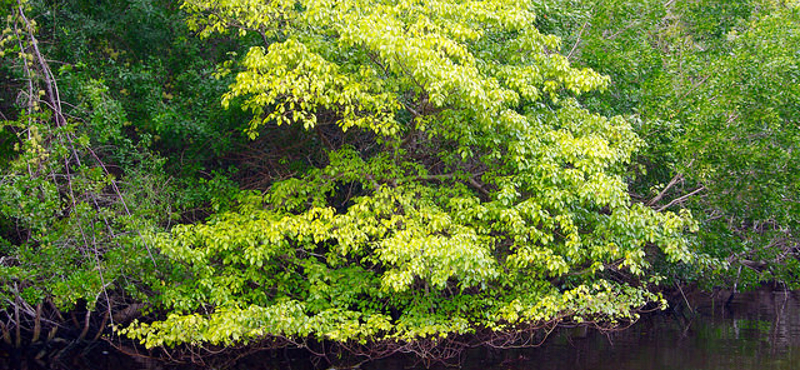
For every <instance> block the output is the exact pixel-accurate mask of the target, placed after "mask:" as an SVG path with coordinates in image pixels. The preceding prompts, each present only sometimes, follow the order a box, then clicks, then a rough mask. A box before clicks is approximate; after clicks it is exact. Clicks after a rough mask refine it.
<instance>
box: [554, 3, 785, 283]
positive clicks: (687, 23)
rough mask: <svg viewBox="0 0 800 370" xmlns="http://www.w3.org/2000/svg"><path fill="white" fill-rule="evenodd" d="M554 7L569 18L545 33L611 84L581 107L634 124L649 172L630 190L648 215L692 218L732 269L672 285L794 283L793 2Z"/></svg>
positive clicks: (708, 248) (702, 238) (557, 19)
mask: <svg viewBox="0 0 800 370" xmlns="http://www.w3.org/2000/svg"><path fill="white" fill-rule="evenodd" d="M558 9H559V12H561V13H563V14H566V15H563V14H551V17H549V19H550V21H549V22H545V23H546V24H545V27H547V28H548V29H552V30H553V32H557V33H558V34H560V35H564V36H565V37H566V38H567V39H568V40H570V41H569V42H568V44H569V45H573V47H572V49H571V50H572V55H573V57H574V58H573V60H574V62H575V63H577V64H580V65H584V66H587V67H590V68H595V69H597V70H598V71H601V72H602V73H605V74H608V75H609V76H610V77H611V79H612V81H611V84H610V88H609V89H608V90H607V91H602V92H594V93H592V94H588V96H584V97H582V100H583V102H584V103H585V104H586V105H587V106H590V107H593V108H595V109H599V110H601V111H603V112H613V113H616V114H626V115H631V116H633V117H635V118H634V120H635V122H638V124H637V125H636V131H637V133H639V134H640V136H641V137H642V138H643V139H644V141H645V143H646V144H645V149H644V150H642V151H640V152H639V156H638V158H637V159H635V160H634V162H635V163H636V165H637V166H639V167H641V168H644V169H646V175H645V176H640V177H639V178H638V180H637V182H636V183H634V184H633V186H632V187H631V191H632V192H633V193H635V194H637V195H636V196H637V197H638V198H639V199H642V200H643V201H644V202H646V203H647V204H649V205H651V206H652V207H654V208H656V209H678V208H687V209H690V210H692V211H693V214H694V215H695V216H696V217H697V220H698V221H699V222H700V230H701V232H700V233H699V234H698V235H697V236H698V241H699V243H700V245H701V246H702V248H703V250H704V251H705V252H707V253H709V254H711V255H713V256H715V257H717V258H720V259H725V260H727V261H728V262H730V263H731V266H732V268H730V269H728V270H727V272H722V271H721V272H722V273H720V274H701V275H697V274H694V273H692V272H691V271H683V272H685V273H681V274H680V275H679V277H678V278H679V279H688V280H693V281H698V282H702V283H703V284H706V285H729V286H731V285H733V286H739V287H742V286H758V284H760V283H763V282H765V281H774V282H780V283H782V284H788V285H792V286H793V285H794V284H796V281H797V279H796V276H797V274H798V273H799V272H800V271H798V263H797V247H798V238H797V235H798V228H797V227H798V218H797V215H798V209H797V204H798V203H797V194H798V188H797V183H798V176H800V171H798V167H797V161H796V160H795V159H794V158H795V157H796V155H795V154H793V153H795V152H796V151H797V143H798V141H797V137H798V126H797V124H796V122H797V121H798V118H797V114H796V113H797V112H796V109H794V108H793V107H795V106H796V105H797V99H798V92H797V90H796V86H797V84H796V81H797V69H798V62H799V61H800V60H799V59H798V55H799V54H798V48H797V47H796V45H797V43H796V41H797V38H796V32H797V24H798V23H797V20H798V10H797V6H796V5H794V4H786V3H784V2H776V1H768V0H767V1H761V0H753V1H741V2H735V3H728V2H714V1H693V2H674V1H668V2H661V1H645V2H628V1H622V2H618V1H613V2H607V1H603V2H577V3H575V2H571V1H563V2H560V3H559V6H558ZM654 184H659V185H655V186H654ZM672 267H674V266H671V267H670V268H672ZM743 267H744V269H743Z"/></svg>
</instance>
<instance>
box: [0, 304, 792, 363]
mask: <svg viewBox="0 0 800 370" xmlns="http://www.w3.org/2000/svg"><path fill="white" fill-rule="evenodd" d="M689 302H691V304H690V305H687V304H686V303H681V304H680V306H682V307H679V309H678V310H676V311H677V312H665V313H657V314H651V315H648V316H645V317H643V318H642V319H641V320H640V321H639V322H638V323H636V324H635V325H633V326H632V327H630V328H629V329H627V330H623V331H615V332H605V333H601V332H596V331H588V332H581V331H579V330H561V331H560V332H558V333H554V334H552V335H551V337H550V338H548V340H547V342H546V343H545V345H543V346H541V347H538V348H532V349H524V350H504V351H500V350H490V349H474V350H470V351H468V352H466V353H465V354H464V355H463V357H462V360H461V361H462V364H461V368H462V369H466V370H523V369H525V370H528V369H530V370H612V369H613V370H673V369H674V370H711V369H720V370H721V369H725V370H728V369H741V370H756V369H758V370H779V369H780V370H784V369H786V370H789V369H792V370H794V369H800V292H791V291H789V292H787V291H772V290H762V291H756V292H749V293H741V294H737V295H735V296H734V297H733V299H732V300H731V301H730V302H729V304H727V305H724V304H723V303H722V302H719V301H717V302H716V303H714V302H713V301H712V300H710V299H707V298H705V297H703V296H702V295H696V296H695V297H693V298H692V297H690V298H689ZM104 350H106V351H108V349H103V348H98V349H96V350H95V351H93V352H88V353H82V354H81V355H80V356H78V357H76V358H72V359H64V360H63V361H61V362H59V363H57V364H47V365H46V367H42V364H33V363H30V364H28V365H27V366H24V367H26V368H29V369H35V368H48V367H49V368H58V369H114V370H127V369H169V368H170V367H169V366H165V365H163V364H160V363H156V362H152V361H144V360H142V359H135V358H130V357H126V356H124V355H121V354H119V353H107V354H103V352H102V351H104ZM295 354H296V353H295ZM11 367H12V366H9V365H8V364H5V366H3V364H2V359H0V369H5V368H11ZM183 368H184V369H186V368H191V367H183ZM232 368H233V369H264V370H266V369H270V370H272V369H291V370H307V369H314V368H322V369H330V368H331V366H330V365H325V364H324V363H320V362H312V361H311V360H309V359H308V358H304V357H298V356H295V355H293V354H292V353H289V354H288V355H285V354H284V353H275V352H272V353H268V352H265V353H260V354H256V355H251V356H248V357H245V358H243V359H241V360H239V361H238V362H237V363H236V364H235V365H233V367H232ZM360 368H361V369H364V370H373V369H374V370H406V369H416V368H424V364H421V363H419V362H417V361H414V360H413V359H411V358H404V357H392V358H388V359H383V360H379V361H375V362H371V363H364V364H361V366H360ZM432 368H434V369H444V368H445V367H443V366H440V365H433V367H432Z"/></svg>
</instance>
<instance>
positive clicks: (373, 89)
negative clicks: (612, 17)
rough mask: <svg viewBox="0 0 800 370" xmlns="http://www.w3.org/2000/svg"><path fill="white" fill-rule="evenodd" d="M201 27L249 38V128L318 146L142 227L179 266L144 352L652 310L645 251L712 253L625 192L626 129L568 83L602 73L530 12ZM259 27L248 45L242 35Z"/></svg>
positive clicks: (240, 73)
mask: <svg viewBox="0 0 800 370" xmlns="http://www.w3.org/2000/svg"><path fill="white" fill-rule="evenodd" d="M183 7H184V8H185V9H186V10H187V11H188V12H189V13H190V14H191V18H190V20H189V25H190V27H192V28H193V29H194V30H196V31H197V32H198V33H199V34H200V35H201V36H202V37H213V35H215V34H218V33H228V32H231V33H235V34H237V35H239V36H241V37H249V38H248V40H259V41H258V44H257V45H253V46H252V47H251V48H250V49H249V51H248V52H247V53H246V55H244V56H243V57H241V58H237V59H232V60H231V61H230V62H229V63H227V64H226V68H225V69H223V70H222V71H221V73H222V74H225V73H234V74H235V77H236V78H235V82H234V83H232V84H231V85H230V87H229V90H228V92H227V93H226V94H225V95H224V96H223V97H222V103H223V105H228V104H232V103H234V102H236V103H237V104H241V105H242V106H243V107H244V108H245V109H246V110H248V111H249V112H251V113H252V117H253V118H252V120H251V121H250V125H249V128H248V134H249V135H250V136H251V137H252V138H256V137H259V135H267V134H268V133H269V132H272V131H271V130H273V129H274V127H275V126H285V125H299V126H302V127H303V128H304V129H305V130H306V131H307V135H310V136H316V137H317V138H318V140H316V141H314V143H315V144H314V145H313V146H310V147H308V150H309V154H311V153H312V152H321V153H324V158H325V159H324V160H323V161H319V162H313V163H308V164H309V166H307V167H305V169H304V170H302V171H296V172H295V174H294V175H293V176H291V177H290V178H284V179H280V180H278V181H274V182H273V183H272V185H271V186H270V188H269V190H268V191H267V192H265V193H264V194H260V193H243V194H242V195H241V197H240V198H241V199H240V201H239V207H238V209H237V210H235V211H233V212H224V213H220V214H217V215H216V216H214V217H212V218H211V219H210V220H208V222H206V223H204V224H195V225H184V226H178V227H175V228H174V229H173V230H172V232H171V233H169V234H156V235H153V236H152V239H153V240H154V244H155V245H156V246H157V247H158V248H159V249H160V250H161V252H162V253H163V254H164V255H166V256H167V257H169V258H171V259H172V260H173V261H176V262H177V264H176V266H177V267H176V269H177V270H176V272H175V273H176V276H181V279H179V280H178V281H165V283H164V287H163V291H162V296H161V298H160V299H161V301H162V304H163V305H164V307H165V308H167V309H168V310H169V311H170V312H171V313H170V314H169V315H168V316H167V317H166V318H164V319H163V320H160V321H156V322H152V323H135V324H134V325H132V326H130V327H128V328H127V329H124V330H123V331H124V332H125V333H127V335H129V336H130V337H133V338H138V339H141V340H142V341H143V342H144V343H145V344H146V345H148V346H159V345H174V344H181V343H188V344H199V343H212V344H232V343H236V342H239V341H243V340H252V339H258V338H263V337H284V338H290V339H293V340H297V339H304V338H317V339H328V340H334V341H340V342H346V341H359V342H365V341H380V340H392V341H400V342H405V341H414V340H419V339H424V338H439V337H446V336H448V335H453V334H463V333H473V332H475V331H477V330H483V329H489V330H493V331H498V332H500V331H504V330H520V329H525V328H531V327H537V326H539V325H543V324H545V323H557V322H559V321H561V320H572V321H579V322H580V321H594V322H614V321H615V320H619V319H628V318H633V317H635V315H636V313H637V310H638V309H640V308H642V307H643V306H644V305H646V304H648V303H650V302H660V298H659V296H658V295H656V294H654V293H651V292H650V291H648V290H647V283H648V282H651V281H653V280H657V279H658V277H657V276H655V277H652V278H651V279H650V280H644V279H643V277H644V272H645V271H648V267H649V262H648V260H649V259H651V258H654V257H656V256H658V257H665V258H666V259H667V260H669V261H672V262H679V261H683V262H695V261H697V260H701V261H703V262H707V261H706V260H705V259H703V258H702V256H700V255H698V254H697V253H696V252H695V251H694V248H693V246H692V245H691V243H689V241H687V239H686V237H685V232H686V231H687V230H693V229H695V228H696V225H695V223H694V222H693V221H692V219H691V217H690V216H689V215H688V214H687V213H683V212H682V213H680V214H675V213H672V212H664V213H658V212H655V211H654V210H652V209H650V208H648V207H646V206H644V205H642V204H639V203H633V202H631V199H630V197H629V195H628V193H627V190H628V186H627V181H628V180H627V178H626V177H625V173H626V166H627V165H628V164H629V163H630V161H631V157H632V155H633V153H634V152H635V151H636V149H637V148H638V147H639V146H640V145H641V143H642V142H641V140H640V139H639V137H638V136H637V135H636V134H635V133H634V132H633V129H632V127H631V125H630V123H629V122H627V121H626V120H624V119H622V118H620V117H614V118H606V117H603V116H600V115H597V114H593V113H591V112H589V111H587V110H586V109H584V108H583V107H582V106H581V105H580V104H579V103H578V102H577V100H576V98H575V97H576V96H578V95H580V94H582V93H585V92H587V91H594V90H598V89H603V88H605V86H606V85H607V83H608V78H607V77H604V76H602V75H600V74H598V73H596V72H594V71H592V70H590V69H576V68H573V67H571V66H570V63H569V61H568V60H567V58H566V57H565V56H563V55H561V54H559V50H560V47H561V45H560V39H559V38H557V37H555V36H551V35H546V34H542V33H540V32H539V31H538V30H537V28H536V27H535V26H534V25H535V22H536V17H535V11H534V9H535V8H534V4H531V3H529V2H517V1H510V0H493V1H446V0H426V1H397V2H383V1H373V0H342V1H328V0H304V1H269V2H263V1H255V0H227V1H200V0H188V1H185V2H184V3H183ZM253 34H255V35H257V36H258V37H256V38H253V37H252V35H253Z"/></svg>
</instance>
